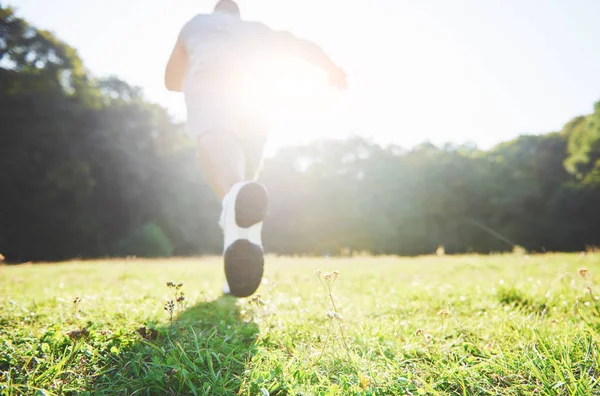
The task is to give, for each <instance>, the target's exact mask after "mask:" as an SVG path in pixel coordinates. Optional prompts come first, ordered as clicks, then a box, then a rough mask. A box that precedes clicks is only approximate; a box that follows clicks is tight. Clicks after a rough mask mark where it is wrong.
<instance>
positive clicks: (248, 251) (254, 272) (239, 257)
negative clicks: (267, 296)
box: [225, 239, 264, 297]
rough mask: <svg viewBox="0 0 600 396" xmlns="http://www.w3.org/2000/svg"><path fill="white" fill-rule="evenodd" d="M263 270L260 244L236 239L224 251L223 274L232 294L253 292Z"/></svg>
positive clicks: (236, 295)
mask: <svg viewBox="0 0 600 396" xmlns="http://www.w3.org/2000/svg"><path fill="white" fill-rule="evenodd" d="M263 270H264V255H263V250H262V249H261V248H260V246H258V245H255V244H253V243H250V242H249V241H248V240H246V239H238V240H237V241H235V242H234V243H232V244H231V246H229V247H228V248H227V250H226V251H225V276H227V283H228V284H229V294H231V295H232V296H235V297H248V296H251V295H252V294H254V292H255V291H256V289H258V286H260V282H261V280H262V276H263Z"/></svg>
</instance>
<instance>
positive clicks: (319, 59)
mask: <svg viewBox="0 0 600 396" xmlns="http://www.w3.org/2000/svg"><path fill="white" fill-rule="evenodd" d="M275 37H276V39H275V40H276V43H277V47H279V48H283V49H288V50H289V49H291V50H294V51H295V52H296V53H297V54H298V55H299V56H300V57H301V58H303V59H304V60H306V61H308V62H311V63H314V64H315V65H317V66H319V67H320V68H321V69H323V70H324V71H325V72H326V73H328V74H329V81H330V83H331V84H332V85H335V86H336V87H338V88H340V89H344V88H346V86H347V82H346V73H345V72H344V71H343V70H342V68H341V67H339V66H338V65H337V64H336V63H335V62H334V61H333V60H332V59H331V58H330V57H329V56H328V55H327V54H326V53H325V51H323V49H322V48H321V47H319V46H318V45H317V44H315V43H313V42H312V41H309V40H304V39H300V38H298V37H296V36H294V35H293V34H291V33H289V32H285V31H279V32H275Z"/></svg>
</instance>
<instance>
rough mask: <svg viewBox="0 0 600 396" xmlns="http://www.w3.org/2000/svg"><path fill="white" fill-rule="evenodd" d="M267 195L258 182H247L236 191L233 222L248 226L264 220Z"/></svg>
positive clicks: (244, 226)
mask: <svg viewBox="0 0 600 396" xmlns="http://www.w3.org/2000/svg"><path fill="white" fill-rule="evenodd" d="M268 201H269V197H268V195H267V190H265V188H264V187H263V186H262V185H261V184H259V183H248V184H246V185H245V186H244V187H242V189H241V190H240V191H239V192H238V195H237V198H236V201H235V222H236V224H237V225H238V226H239V227H242V228H248V227H252V226H253V225H254V224H256V223H259V222H261V221H263V220H264V218H265V216H266V214H267V204H268Z"/></svg>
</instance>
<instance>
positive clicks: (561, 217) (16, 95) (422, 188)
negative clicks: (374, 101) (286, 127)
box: [0, 6, 600, 262]
mask: <svg viewBox="0 0 600 396" xmlns="http://www.w3.org/2000/svg"><path fill="white" fill-rule="evenodd" d="M0 92H1V94H0V120H1V123H0V253H2V254H3V255H4V256H5V257H6V258H7V260H9V261H14V262H23V261H54V260H65V259H71V258H97V257H115V256H118V257H122V256H128V255H136V256H145V257H168V256H174V255H175V256H187V255H201V254H219V253H220V252H221V235H220V230H219V228H218V225H217V219H218V216H219V211H220V203H219V202H218V200H217V199H216V198H215V197H214V194H213V193H212V191H211V190H210V188H209V187H208V185H207V184H206V182H205V180H204V178H203V175H202V173H201V170H200V168H199V164H198V160H197V157H196V150H195V145H194V142H192V141H191V140H190V139H189V138H188V137H187V135H186V134H185V132H184V129H183V126H182V125H181V124H178V123H175V122H173V121H172V120H171V118H170V116H169V114H168V112H167V111H166V109H164V108H162V107H160V106H158V105H156V104H154V103H151V102H149V101H148V100H147V99H145V98H144V95H143V93H142V91H141V90H140V89H139V88H136V87H132V86H130V85H129V84H127V83H126V82H124V81H121V80H119V79H117V78H114V77H107V78H94V77H92V76H91V74H90V73H89V72H88V71H87V70H86V69H85V67H84V65H83V63H82V61H81V59H80V58H79V56H78V54H77V51H76V50H75V49H74V48H72V47H70V46H69V45H68V44H66V43H64V42H62V41H60V40H59V39H57V38H56V37H55V36H54V35H53V34H52V33H50V32H47V31H43V30H40V29H36V28H35V27H33V26H31V25H30V24H28V23H27V21H25V20H24V19H22V18H20V17H18V16H17V15H15V12H14V10H13V9H11V8H9V7H3V6H0ZM260 179H261V181H262V182H263V183H264V184H265V185H266V187H267V188H268V190H269V192H270V196H271V205H270V210H269V216H268V218H267V221H266V223H265V231H264V233H265V238H264V239H265V249H266V250H267V251H268V252H272V253H277V254H286V255H323V254H326V255H340V254H353V253H358V252H364V253H369V254H398V255H417V254H429V253H432V252H434V251H435V250H436V249H437V247H438V246H440V245H443V246H444V248H445V251H446V252H449V253H461V252H482V253H487V252H493V251H507V250H511V249H513V248H514V246H515V245H519V246H522V247H524V248H525V249H528V250H532V251H545V250H547V251H577V250H582V249H585V248H586V246H593V245H600V232H598V225H599V224H600V102H598V103H596V104H595V106H594V107H593V109H592V110H591V112H590V114H587V115H581V116H578V117H575V118H574V119H573V120H571V121H570V122H569V123H567V124H566V125H565V126H564V127H563V128H562V129H560V130H557V131H555V132H552V133H548V134H544V135H530V136H529V135H528V136H521V137H519V138H517V139H514V140H512V141H509V142H505V143H502V144H499V145H498V146H496V147H494V148H492V149H490V150H481V149H478V148H477V147H473V146H469V145H458V146H453V145H446V146H442V147H438V146H434V145H431V144H422V145H421V146H418V147H415V148H413V149H403V148H401V147H398V146H394V145H390V146H385V147H384V146H380V145H377V144H375V143H373V142H371V141H369V140H367V139H364V138H361V137H359V136H353V137H350V138H348V139H346V140H320V141H317V142H314V143H311V144H309V145H305V146H298V147H288V148H283V149H281V150H280V151H279V152H278V153H277V154H276V155H274V156H273V157H272V158H269V159H267V160H265V163H264V166H263V171H262V173H261V176H260Z"/></svg>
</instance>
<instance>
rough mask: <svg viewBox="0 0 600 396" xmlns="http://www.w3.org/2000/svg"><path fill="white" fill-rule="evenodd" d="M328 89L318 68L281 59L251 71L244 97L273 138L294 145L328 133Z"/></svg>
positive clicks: (330, 106) (329, 121)
mask: <svg viewBox="0 0 600 396" xmlns="http://www.w3.org/2000/svg"><path fill="white" fill-rule="evenodd" d="M330 92H331V88H329V86H328V83H327V79H326V76H325V74H324V73H323V72H321V71H320V70H318V69H316V68H314V67H312V66H310V65H307V64H306V63H303V62H301V61H296V60H281V61H276V62H271V63H269V65H268V66H265V65H264V64H263V65H261V68H260V70H257V71H256V73H252V79H251V80H250V81H249V82H248V86H247V87H246V89H245V90H244V95H245V97H244V100H245V102H246V103H247V104H248V105H250V106H251V108H252V109H253V110H254V111H256V112H258V113H260V114H262V116H263V117H265V119H266V120H267V121H268V124H269V126H270V128H271V130H272V138H273V139H276V140H277V141H279V142H280V143H283V144H295V143H299V142H300V141H302V140H306V139H312V138H316V137H319V136H322V135H323V134H324V133H326V132H331V125H328V124H331V118H332V116H333V114H332V104H333V103H334V101H332V98H331V94H330ZM326 129H327V131H326ZM328 134H329V133H328Z"/></svg>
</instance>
